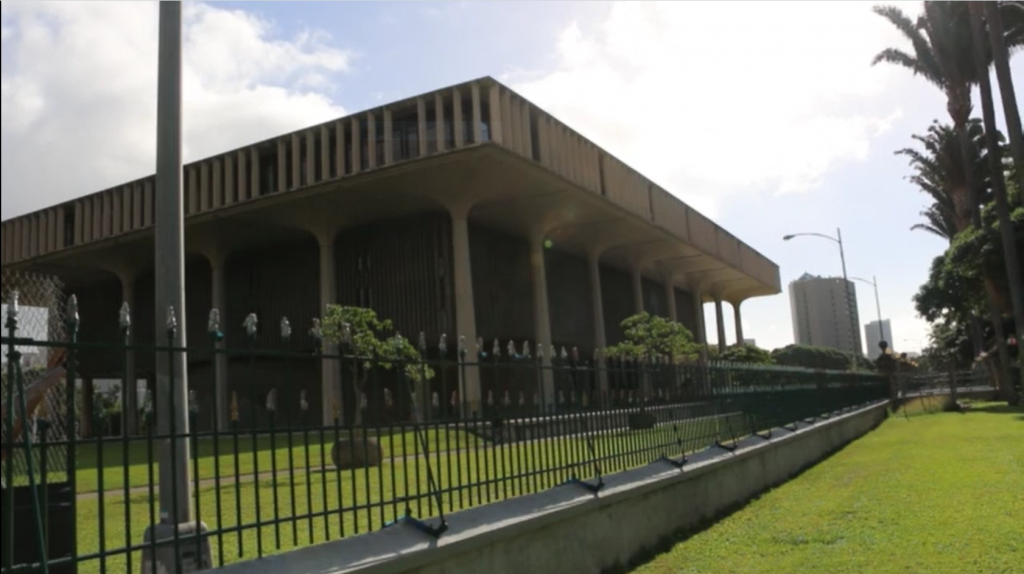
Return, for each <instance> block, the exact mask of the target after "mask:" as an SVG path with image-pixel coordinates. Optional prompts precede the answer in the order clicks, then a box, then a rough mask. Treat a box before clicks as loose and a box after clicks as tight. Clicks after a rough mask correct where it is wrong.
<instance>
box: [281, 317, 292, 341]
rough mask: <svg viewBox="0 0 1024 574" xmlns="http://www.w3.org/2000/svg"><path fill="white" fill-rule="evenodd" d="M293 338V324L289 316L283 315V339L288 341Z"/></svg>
mask: <svg viewBox="0 0 1024 574" xmlns="http://www.w3.org/2000/svg"><path fill="white" fill-rule="evenodd" d="M291 339H292V324H291V323H290V322H289V321H288V317H281V340H282V341H284V342H286V343H287V342H288V341H291Z"/></svg>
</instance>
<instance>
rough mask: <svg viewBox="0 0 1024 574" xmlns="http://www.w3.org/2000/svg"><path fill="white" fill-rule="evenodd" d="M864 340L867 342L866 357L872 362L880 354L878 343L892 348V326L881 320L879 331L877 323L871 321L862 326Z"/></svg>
mask: <svg viewBox="0 0 1024 574" xmlns="http://www.w3.org/2000/svg"><path fill="white" fill-rule="evenodd" d="M864 340H865V341H867V344H868V348H867V355H868V357H869V358H870V359H871V360H872V361H873V360H875V359H877V358H878V357H879V356H880V355H881V354H882V349H881V348H880V347H879V346H878V343H879V342H881V341H885V342H887V343H888V344H889V348H890V349H891V348H893V338H892V324H891V323H890V322H889V320H888V319H882V328H881V330H879V328H878V321H877V320H876V321H871V322H870V323H868V324H866V325H864Z"/></svg>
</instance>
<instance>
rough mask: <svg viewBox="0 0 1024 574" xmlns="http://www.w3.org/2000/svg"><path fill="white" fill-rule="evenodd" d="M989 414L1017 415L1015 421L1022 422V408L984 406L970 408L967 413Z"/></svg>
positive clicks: (1023, 415)
mask: <svg viewBox="0 0 1024 574" xmlns="http://www.w3.org/2000/svg"><path fill="white" fill-rule="evenodd" d="M971 412H975V413H989V414H994V415H1017V420H1018V421H1021V422H1024V407H1011V406H1010V405H985V406H982V407H977V406H975V407H971V410H970V411H968V413H971Z"/></svg>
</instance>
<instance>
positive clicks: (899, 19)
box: [873, 1, 1024, 382]
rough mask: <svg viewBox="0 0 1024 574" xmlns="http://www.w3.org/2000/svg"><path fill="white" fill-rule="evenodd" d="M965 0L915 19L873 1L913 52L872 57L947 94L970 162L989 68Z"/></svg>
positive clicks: (1013, 17)
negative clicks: (979, 89) (974, 119)
mask: <svg viewBox="0 0 1024 574" xmlns="http://www.w3.org/2000/svg"><path fill="white" fill-rule="evenodd" d="M967 8H968V7H967V3H965V2H950V1H935V2H923V11H922V13H921V15H920V16H919V17H918V19H917V21H916V22H915V21H913V20H911V19H910V17H909V16H907V15H906V14H905V13H904V12H903V11H902V10H900V9H899V8H896V7H893V6H876V7H875V8H874V10H875V12H876V13H877V14H879V15H880V16H882V17H883V18H885V19H886V20H888V21H889V22H890V23H891V24H892V25H893V26H895V27H896V29H897V30H899V31H900V32H901V33H902V34H903V35H904V36H905V37H906V38H907V39H908V40H910V43H911V46H912V48H913V54H911V53H909V52H906V51H904V50H901V49H898V48H887V49H885V50H883V51H882V52H880V53H879V54H878V55H877V56H875V59H874V62H873V64H879V63H883V62H884V63H890V64H895V65H898V66H902V67H904V68H907V69H909V70H910V71H912V72H913V73H914V75H920V76H922V77H923V78H925V79H926V80H928V81H929V82H930V83H932V84H933V85H935V86H936V87H938V88H939V89H940V90H942V92H943V93H944V94H945V95H946V109H947V111H948V112H949V115H950V118H951V119H952V120H953V127H954V129H955V130H956V132H957V135H958V139H959V141H960V148H961V154H962V157H963V162H964V165H965V166H967V165H970V147H971V141H970V136H969V134H968V131H967V124H968V121H969V119H970V115H971V109H972V104H971V87H972V86H973V85H975V84H977V83H978V82H979V78H980V76H981V75H983V74H987V73H988V64H989V63H990V62H991V54H989V58H988V61H987V62H986V65H985V66H984V67H980V68H979V66H978V65H977V62H976V61H975V59H974V54H973V53H972V52H973V43H972V34H971V26H970V18H969V14H968V9H967ZM995 9H996V10H998V11H999V12H1000V14H1002V15H1003V16H1004V17H1005V18H1006V19H1007V20H1009V21H1010V22H1011V24H1012V25H1011V26H1009V29H1010V30H1016V29H1017V25H1016V22H1017V21H1019V19H1020V18H1021V17H1022V14H1021V11H1020V9H1019V2H1005V1H1004V2H999V3H998V5H997V6H996V7H995ZM1005 41H1006V44H1007V47H1008V49H1013V48H1015V47H1019V46H1020V45H1021V44H1022V43H1024V38H1021V37H1017V36H1016V35H1014V36H1011V37H1008V38H1005ZM965 173H966V174H967V177H968V181H967V190H966V193H967V197H965V198H961V200H960V201H964V202H967V203H968V204H970V205H971V208H972V209H971V211H972V213H971V215H972V217H971V219H972V222H973V223H974V226H975V227H978V228H980V227H981V212H980V205H981V203H982V198H981V197H980V195H981V194H980V190H979V182H978V181H976V178H974V177H973V174H972V173H971V171H970V170H965ZM995 289H996V287H995V285H994V284H993V282H992V281H991V279H988V278H986V281H985V290H986V291H987V293H988V308H989V315H990V316H991V320H992V324H993V325H994V326H995V327H996V330H997V335H996V338H997V340H998V342H999V345H1000V349H999V359H1000V361H1001V363H1002V365H1001V366H1002V369H1001V371H1002V374H1003V379H1004V381H1006V382H1008V379H1009V371H1010V369H1009V362H1008V357H1007V349H1006V341H1005V335H1004V334H1003V333H1002V327H1001V325H1002V315H1001V313H1000V309H999V308H998V307H997V305H996V296H995Z"/></svg>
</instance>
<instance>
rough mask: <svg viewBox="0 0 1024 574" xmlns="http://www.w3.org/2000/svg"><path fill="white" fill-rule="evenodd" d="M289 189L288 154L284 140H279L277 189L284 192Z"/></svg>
mask: <svg viewBox="0 0 1024 574" xmlns="http://www.w3.org/2000/svg"><path fill="white" fill-rule="evenodd" d="M287 189H288V153H287V149H286V148H285V143H284V140H283V139H279V140H277V189H276V190H275V191H277V192H282V191H285V190H287Z"/></svg>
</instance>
